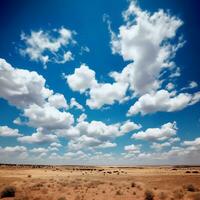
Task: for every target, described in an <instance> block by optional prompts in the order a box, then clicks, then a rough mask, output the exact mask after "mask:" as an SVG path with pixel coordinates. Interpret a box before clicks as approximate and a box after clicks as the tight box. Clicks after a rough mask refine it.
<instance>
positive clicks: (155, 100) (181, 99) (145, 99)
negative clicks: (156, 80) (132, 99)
mask: <svg viewBox="0 0 200 200" xmlns="http://www.w3.org/2000/svg"><path fill="white" fill-rule="evenodd" d="M198 101H200V92H197V93H195V94H193V95H192V94H188V93H180V94H178V95H176V94H174V93H169V92H168V91H166V90H159V91H157V92H155V93H152V94H145V95H143V96H141V97H140V98H139V99H138V101H137V102H136V103H135V104H134V105H133V106H131V107H130V109H129V111H128V115H129V116H130V115H135V114H138V113H141V114H142V115H145V114H148V113H154V112H158V111H164V112H173V111H177V110H182V109H184V108H185V107H187V106H190V105H193V104H195V103H197V102H198Z"/></svg>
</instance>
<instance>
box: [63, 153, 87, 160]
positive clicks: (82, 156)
mask: <svg viewBox="0 0 200 200" xmlns="http://www.w3.org/2000/svg"><path fill="white" fill-rule="evenodd" d="M65 157H66V158H67V159H77V160H79V159H85V158H87V157H88V156H87V154H85V153H84V152H83V151H77V152H67V153H65Z"/></svg>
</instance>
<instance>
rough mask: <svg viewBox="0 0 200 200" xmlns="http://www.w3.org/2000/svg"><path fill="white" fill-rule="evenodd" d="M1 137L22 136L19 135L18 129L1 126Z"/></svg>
mask: <svg viewBox="0 0 200 200" xmlns="http://www.w3.org/2000/svg"><path fill="white" fill-rule="evenodd" d="M0 136H2V137H19V136H22V134H20V133H19V130H18V129H12V128H10V127H8V126H0Z"/></svg>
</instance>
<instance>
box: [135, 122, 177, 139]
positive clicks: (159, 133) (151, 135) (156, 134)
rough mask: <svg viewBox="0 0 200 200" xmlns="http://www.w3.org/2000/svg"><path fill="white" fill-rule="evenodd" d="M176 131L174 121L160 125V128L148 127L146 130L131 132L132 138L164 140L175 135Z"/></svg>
mask: <svg viewBox="0 0 200 200" xmlns="http://www.w3.org/2000/svg"><path fill="white" fill-rule="evenodd" d="M176 132H177V127H176V122H173V123H171V122H168V123H166V124H164V125H162V126H161V128H148V129H147V130H146V131H139V132H138V133H135V134H133V135H132V138H134V139H138V140H148V141H164V140H167V139H169V138H171V137H174V136H176Z"/></svg>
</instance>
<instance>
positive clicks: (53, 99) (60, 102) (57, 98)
mask: <svg viewBox="0 0 200 200" xmlns="http://www.w3.org/2000/svg"><path fill="white" fill-rule="evenodd" d="M48 102H49V104H50V105H51V106H53V107H55V108H58V109H59V108H66V109H67V108H68V105H67V101H66V99H65V97H64V95H63V94H59V93H56V94H53V95H51V96H50V97H49V98H48Z"/></svg>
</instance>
